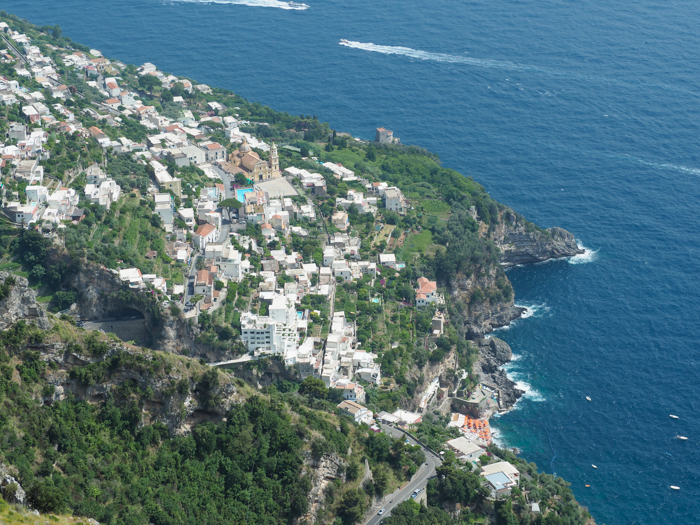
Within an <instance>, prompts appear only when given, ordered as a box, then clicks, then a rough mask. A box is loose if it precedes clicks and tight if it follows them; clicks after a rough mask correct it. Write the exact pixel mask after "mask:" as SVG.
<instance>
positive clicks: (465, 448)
mask: <svg viewBox="0 0 700 525" xmlns="http://www.w3.org/2000/svg"><path fill="white" fill-rule="evenodd" d="M445 444H446V445H447V446H448V447H449V448H450V449H452V450H453V451H454V453H455V456H457V459H459V460H461V461H465V462H466V461H476V460H478V459H479V458H480V457H481V456H482V455H483V454H484V449H483V448H481V447H480V446H479V445H477V444H475V443H473V442H471V441H469V440H468V439H467V438H465V437H464V436H460V437H458V438H455V439H450V440H449V441H448V442H447V443H445Z"/></svg>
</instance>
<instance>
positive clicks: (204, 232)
mask: <svg viewBox="0 0 700 525" xmlns="http://www.w3.org/2000/svg"><path fill="white" fill-rule="evenodd" d="M218 235H219V232H218V230H217V229H216V226H214V225H213V224H209V223H207V224H202V225H201V226H200V227H199V228H197V231H196V232H195V234H194V235H193V236H192V242H193V243H194V245H195V246H196V247H197V248H199V249H200V250H202V251H204V250H205V249H206V247H207V243H210V242H214V241H216V238H217V237H218Z"/></svg>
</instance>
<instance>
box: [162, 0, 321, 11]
mask: <svg viewBox="0 0 700 525" xmlns="http://www.w3.org/2000/svg"><path fill="white" fill-rule="evenodd" d="M170 1H171V2H177V3H182V4H231V5H247V6H249V7H274V8H276V9H285V10H288V11H304V10H306V9H308V8H309V6H308V5H307V4H304V3H301V2H280V1H279V0H170Z"/></svg>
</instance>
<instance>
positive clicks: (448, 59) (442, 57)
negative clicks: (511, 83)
mask: <svg viewBox="0 0 700 525" xmlns="http://www.w3.org/2000/svg"><path fill="white" fill-rule="evenodd" d="M340 45H341V46H345V47H350V48H353V49H361V50H363V51H372V52H374V53H383V54H385V55H402V56H407V57H410V58H417V59H419V60H432V61H434V62H445V63H449V64H465V65H468V66H478V67H486V68H493V69H505V70H508V71H536V72H540V73H547V74H549V75H558V74H559V73H558V72H556V71H553V70H551V69H544V68H540V67H536V66H525V65H520V64H514V63H513V62H507V61H502V60H486V59H482V58H471V57H465V56H459V55H448V54H445V53H430V52H428V51H420V50H418V49H411V48H410V47H401V46H380V45H377V44H372V43H364V42H354V41H352V40H341V41H340Z"/></svg>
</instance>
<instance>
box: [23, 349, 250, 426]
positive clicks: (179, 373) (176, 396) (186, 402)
mask: <svg viewBox="0 0 700 525" xmlns="http://www.w3.org/2000/svg"><path fill="white" fill-rule="evenodd" d="M108 345H109V349H108V350H107V352H106V354H105V355H104V356H101V357H98V358H93V357H90V356H87V355H86V354H85V352H83V351H80V348H81V345H80V344H77V345H76V344H75V343H70V344H66V343H64V342H46V343H41V344H37V345H32V346H31V348H30V349H31V350H34V351H38V352H39V353H40V356H41V357H40V358H41V359H42V360H43V361H46V362H50V363H55V365H58V366H52V367H49V368H48V369H47V372H46V381H47V383H48V384H49V385H51V386H53V387H54V389H53V393H51V394H50V395H47V396H46V397H44V398H42V400H41V401H42V402H43V403H47V404H50V403H53V402H56V401H60V400H63V399H64V398H65V397H66V396H67V395H68V394H69V393H70V394H72V395H73V396H74V397H76V398H77V399H83V400H86V401H89V402H93V403H94V402H99V401H103V400H105V399H107V398H108V397H109V396H114V397H116V398H118V399H119V398H129V397H130V396H131V393H132V392H137V391H138V392H142V393H147V394H146V395H144V396H143V398H144V400H143V403H142V406H141V411H142V421H143V423H144V424H152V423H155V422H156V421H158V422H161V423H164V424H165V425H166V426H167V427H168V429H169V430H170V433H171V434H187V433H189V431H190V430H191V428H192V426H193V425H195V424H197V423H199V422H201V421H206V420H220V419H221V418H222V417H224V416H225V415H226V414H227V413H228V411H229V410H230V409H231V408H232V407H233V405H234V404H237V403H241V402H243V401H244V400H245V397H244V396H243V395H241V393H240V392H239V391H238V388H237V387H236V385H235V384H234V383H233V382H232V380H231V378H230V377H229V376H228V375H226V374H221V373H219V374H218V380H217V381H216V382H215V383H214V384H205V383H204V382H202V377H203V375H204V373H205V372H207V371H209V370H210V368H209V367H208V366H207V365H200V364H198V363H196V362H194V361H192V360H187V359H186V358H181V357H178V356H164V355H163V354H158V353H156V352H152V351H149V350H143V349H140V348H135V347H130V346H128V345H124V344H122V343H121V342H117V341H109V342H108ZM102 363H104V364H105V365H106V366H105V367H103V369H99V371H98V372H96V373H95V374H94V377H95V379H96V380H91V379H86V378H85V377H86V375H81V374H71V371H73V370H74V369H76V368H83V367H89V366H90V365H92V366H93V368H95V367H99V365H100V364H102Z"/></svg>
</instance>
